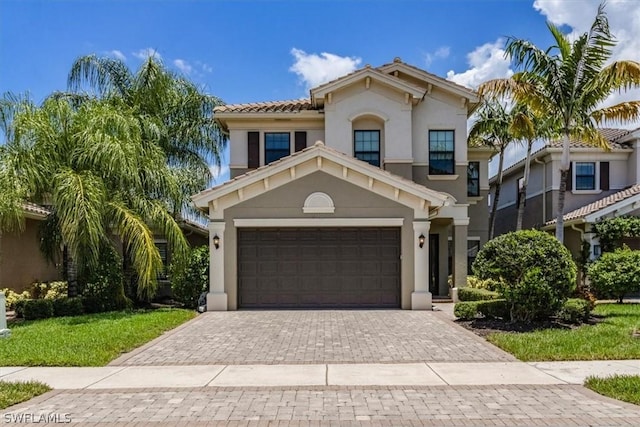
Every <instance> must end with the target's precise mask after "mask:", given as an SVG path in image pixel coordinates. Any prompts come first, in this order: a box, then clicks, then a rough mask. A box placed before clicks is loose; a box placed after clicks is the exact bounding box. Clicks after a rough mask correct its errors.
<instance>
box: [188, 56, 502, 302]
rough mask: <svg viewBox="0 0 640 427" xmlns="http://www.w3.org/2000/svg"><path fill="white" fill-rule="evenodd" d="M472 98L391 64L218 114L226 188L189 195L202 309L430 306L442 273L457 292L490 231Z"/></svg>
mask: <svg viewBox="0 0 640 427" xmlns="http://www.w3.org/2000/svg"><path fill="white" fill-rule="evenodd" d="M477 103H478V96H477V94H476V93H475V92H474V91H472V90H470V89H467V88H465V87H462V86H459V85H457V84H454V83H452V82H449V81H447V80H445V79H442V78H440V77H437V76H435V75H433V74H430V73H427V72H425V71H423V70H421V69H418V68H416V67H413V66H411V65H408V64H405V63H403V62H402V61H400V59H398V58H396V59H395V60H394V61H393V62H392V63H389V64H386V65H383V66H380V67H377V68H374V67H371V66H366V67H364V68H362V69H360V70H357V71H355V72H353V73H350V74H348V75H345V76H343V77H340V78H338V79H336V80H333V81H331V82H328V83H326V84H323V85H321V86H318V87H316V88H313V89H311V91H310V97H309V99H300V100H294V101H276V102H261V103H252V104H238V105H226V106H223V107H218V108H216V110H215V118H216V120H217V121H218V123H219V124H220V126H221V128H222V129H224V131H225V132H226V133H227V134H228V136H229V140H230V148H231V155H230V156H231V157H230V168H231V178H232V179H231V180H230V181H228V182H226V183H223V184H221V185H218V186H216V187H213V188H211V189H208V190H206V191H203V192H201V193H199V194H197V195H195V196H193V200H194V202H195V204H196V206H197V207H198V208H200V209H202V210H203V211H205V212H207V213H208V215H209V219H210V222H209V236H210V237H209V241H210V251H211V284H210V293H209V294H208V298H207V308H208V310H235V309H238V308H317V307H331V308H347V307H369V308H375V307H378V308H391V307H394V308H400V307H401V308H404V309H431V307H432V306H431V302H432V296H446V295H448V294H449V293H450V289H449V285H448V283H447V276H448V274H449V271H451V274H452V276H453V279H452V280H453V283H454V284H455V286H464V285H465V284H466V275H467V265H468V257H469V256H473V255H474V253H475V251H477V249H478V247H479V245H480V244H482V243H483V242H484V241H485V240H486V235H487V206H486V205H487V203H486V201H483V198H484V197H485V196H486V194H487V192H488V188H489V187H488V186H489V183H488V179H487V176H488V158H489V157H490V155H491V153H490V152H488V151H487V150H485V149H470V148H468V147H467V118H468V116H469V115H470V114H471V112H472V111H473V110H474V108H475V107H476V105H477ZM454 293H455V291H454Z"/></svg>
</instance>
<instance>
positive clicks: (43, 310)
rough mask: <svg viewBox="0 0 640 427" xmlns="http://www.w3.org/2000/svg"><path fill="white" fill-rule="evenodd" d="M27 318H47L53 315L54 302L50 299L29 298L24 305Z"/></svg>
mask: <svg viewBox="0 0 640 427" xmlns="http://www.w3.org/2000/svg"><path fill="white" fill-rule="evenodd" d="M22 309H23V316H24V318H25V319H26V320H35V319H47V318H49V317H53V302H52V300H50V299H28V300H25V302H24V306H23V308H22Z"/></svg>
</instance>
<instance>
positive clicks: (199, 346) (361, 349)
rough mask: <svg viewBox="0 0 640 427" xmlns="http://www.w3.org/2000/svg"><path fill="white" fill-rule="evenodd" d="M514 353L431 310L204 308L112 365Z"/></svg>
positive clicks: (477, 358) (466, 358) (495, 357)
mask: <svg viewBox="0 0 640 427" xmlns="http://www.w3.org/2000/svg"><path fill="white" fill-rule="evenodd" d="M511 360H514V358H513V357H512V356H510V355H508V354H507V353H505V352H503V351H501V350H499V349H498V348H496V347H494V346H492V345H490V344H488V343H486V342H485V341H484V340H482V339H480V338H479V337H476V336H475V335H473V333H471V332H469V331H466V330H464V329H463V328H461V327H458V326H456V325H453V324H451V323H450V322H448V321H446V320H443V319H441V318H439V317H438V315H436V314H435V313H433V312H425V311H422V312H417V311H407V310H387V311H382V310H371V311H367V310H359V311H355V310H354V311H349V310H311V311H308V310H305V311H237V312H210V313H204V314H203V315H202V316H200V317H199V318H198V319H196V320H195V321H192V322H191V323H190V324H187V325H186V327H184V328H182V329H181V330H179V331H178V332H177V333H175V334H171V335H169V336H167V337H166V338H163V339H160V340H158V341H156V342H155V343H154V344H153V345H152V346H151V347H149V348H147V349H144V350H143V351H141V352H139V353H137V354H135V355H133V356H132V357H130V358H128V359H127V360H124V361H120V362H118V361H116V362H115V363H114V364H122V365H190V364H198V365H206V364H286V363H290V364H303V363H392V362H404V363H408V362H445V361H446V362H481V361H511Z"/></svg>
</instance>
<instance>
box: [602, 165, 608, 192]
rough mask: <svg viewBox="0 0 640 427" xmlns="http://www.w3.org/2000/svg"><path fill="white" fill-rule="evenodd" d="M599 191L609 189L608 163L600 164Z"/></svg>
mask: <svg viewBox="0 0 640 427" xmlns="http://www.w3.org/2000/svg"><path fill="white" fill-rule="evenodd" d="M600 189H601V190H608V189H609V162H600Z"/></svg>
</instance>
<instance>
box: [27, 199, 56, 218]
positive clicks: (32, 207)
mask: <svg viewBox="0 0 640 427" xmlns="http://www.w3.org/2000/svg"><path fill="white" fill-rule="evenodd" d="M22 209H24V211H25V212H31V213H34V214H38V215H44V216H46V215H49V214H50V213H51V212H50V211H49V209H47V208H45V207H43V206H40V205H36V204H35V203H31V202H23V203H22Z"/></svg>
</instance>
